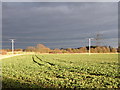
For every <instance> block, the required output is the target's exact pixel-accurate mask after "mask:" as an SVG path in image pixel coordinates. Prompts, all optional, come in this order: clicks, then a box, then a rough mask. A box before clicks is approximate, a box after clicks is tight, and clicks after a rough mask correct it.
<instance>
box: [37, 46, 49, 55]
mask: <svg viewBox="0 0 120 90" xmlns="http://www.w3.org/2000/svg"><path fill="white" fill-rule="evenodd" d="M35 51H36V52H40V53H49V51H50V48H48V47H46V46H45V45H43V44H37V46H36V47H35Z"/></svg>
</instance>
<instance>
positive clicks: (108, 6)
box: [3, 3, 118, 48]
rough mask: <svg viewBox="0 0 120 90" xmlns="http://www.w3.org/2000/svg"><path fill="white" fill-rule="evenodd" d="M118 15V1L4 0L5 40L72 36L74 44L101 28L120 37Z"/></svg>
mask: <svg viewBox="0 0 120 90" xmlns="http://www.w3.org/2000/svg"><path fill="white" fill-rule="evenodd" d="M117 16H118V14H117V3H3V37H6V38H5V39H4V38H3V40H7V38H8V37H10V38H17V39H18V42H19V40H21V41H24V40H27V41H31V42H32V41H34V39H35V40H36V42H38V43H39V42H40V41H42V42H44V41H46V42H53V41H54V42H56V41H61V40H62V41H66V42H67V40H69V41H70V40H71V47H72V45H73V47H74V46H75V45H76V44H74V43H75V42H74V41H73V40H77V41H78V40H83V39H84V38H88V37H92V36H93V34H95V33H97V32H100V33H103V35H104V36H105V38H113V37H114V38H117V31H118V30H117V24H118V23H117V20H118V18H117ZM22 38H24V40H22ZM46 44H47V43H46ZM56 45H57V44H56ZM66 45H69V43H68V44H66ZM77 45H78V43H77ZM77 45H76V47H77ZM110 45H112V44H110ZM26 46H27V45H26ZM114 46H117V43H116V45H114ZM63 47H64V46H63ZM61 48H62V44H61Z"/></svg>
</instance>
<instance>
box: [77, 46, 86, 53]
mask: <svg viewBox="0 0 120 90" xmlns="http://www.w3.org/2000/svg"><path fill="white" fill-rule="evenodd" d="M79 50H80V53H87V48H86V47H81V48H80V49H79Z"/></svg>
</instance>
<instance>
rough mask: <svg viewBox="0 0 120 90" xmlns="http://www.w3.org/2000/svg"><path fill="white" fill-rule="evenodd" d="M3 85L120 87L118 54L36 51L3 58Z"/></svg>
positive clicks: (8, 86) (16, 86)
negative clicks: (35, 52)
mask: <svg viewBox="0 0 120 90" xmlns="http://www.w3.org/2000/svg"><path fill="white" fill-rule="evenodd" d="M1 61H2V77H3V82H2V85H3V88H120V74H119V73H118V66H119V63H118V54H92V55H88V54H39V55H22V56H15V57H11V58H6V59H2V60H1Z"/></svg>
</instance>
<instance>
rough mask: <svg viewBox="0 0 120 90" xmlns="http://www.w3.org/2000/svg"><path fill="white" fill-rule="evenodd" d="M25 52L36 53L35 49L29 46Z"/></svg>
mask: <svg viewBox="0 0 120 90" xmlns="http://www.w3.org/2000/svg"><path fill="white" fill-rule="evenodd" d="M25 51H27V52H34V51H35V48H34V47H32V46H28V47H27V48H26V50H25Z"/></svg>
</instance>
